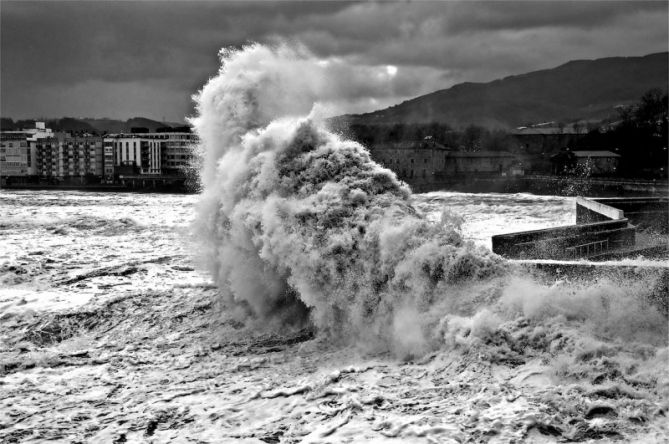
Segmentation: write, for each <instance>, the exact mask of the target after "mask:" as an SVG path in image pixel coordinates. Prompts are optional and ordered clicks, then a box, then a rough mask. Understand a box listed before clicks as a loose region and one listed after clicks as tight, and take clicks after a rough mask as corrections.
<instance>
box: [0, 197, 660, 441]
mask: <svg viewBox="0 0 669 444" xmlns="http://www.w3.org/2000/svg"><path fill="white" fill-rule="evenodd" d="M197 199H198V196H196V195H169V194H130V193H88V192H70V191H67V192H65V191H7V190H0V392H2V394H3V395H2V396H1V397H0V398H1V399H0V441H2V442H43V441H45V440H54V441H68V442H126V441H128V442H298V441H318V442H362V441H368V442H385V441H387V440H391V439H396V440H397V441H398V442H400V441H401V442H406V441H412V442H518V441H519V440H527V441H529V442H564V441H588V440H603V441H606V440H611V439H631V437H633V438H634V439H640V440H644V441H647V442H662V441H663V440H664V439H666V438H667V428H666V424H663V423H664V422H665V420H666V415H667V412H668V409H667V408H668V404H667V387H668V384H667V373H666V367H665V364H667V348H666V347H667V344H666V331H663V330H662V328H663V327H662V325H663V323H664V324H665V327H666V318H662V317H661V315H656V313H655V312H654V311H652V309H650V308H647V307H643V308H638V309H637V308H630V309H629V310H628V312H627V313H626V314H627V315H628V318H634V319H633V321H625V322H619V321H620V320H617V318H615V316H618V315H617V314H616V315H615V316H614V314H611V315H610V317H609V318H607V319H599V318H597V319H594V318H593V317H592V316H590V315H589V314H588V313H597V312H598V311H597V310H599V306H596V304H595V303H594V302H588V301H591V299H588V298H589V297H592V298H594V299H596V298H600V299H602V298H603V296H602V294H613V293H615V292H616V291H620V290H619V288H621V287H620V286H619V285H618V286H617V288H618V289H616V290H614V289H613V288H614V287H616V285H614V284H612V283H609V282H600V283H598V284H597V285H596V286H593V287H591V288H590V287H585V289H584V287H582V286H581V287H578V289H572V290H569V291H568V292H560V291H559V288H558V287H559V285H560V283H556V284H555V285H557V287H556V286H553V287H541V286H539V284H536V283H534V282H532V281H530V280H524V279H523V278H522V277H521V278H519V279H516V280H514V281H513V282H511V283H509V281H508V280H506V281H504V282H500V283H499V285H500V288H501V287H503V288H505V290H504V294H503V295H502V298H506V299H505V300H506V301H507V302H506V304H507V305H505V307H506V308H508V307H510V306H514V307H515V306H516V305H518V304H520V305H523V304H525V305H523V307H522V309H521V311H523V314H522V315H519V316H516V317H509V318H506V319H501V318H498V317H496V315H491V314H490V313H489V312H485V311H478V312H475V311H471V312H469V317H467V316H466V313H465V312H464V311H462V312H458V313H457V314H458V316H460V317H457V316H456V317H453V318H451V321H452V323H451V327H449V328H448V329H447V328H446V327H444V329H443V331H442V333H443V335H444V337H445V339H444V340H445V343H446V344H447V346H444V349H443V350H441V351H437V352H432V353H430V354H427V355H426V356H420V357H416V358H415V359H412V358H411V357H406V356H405V357H398V356H393V355H390V354H387V353H381V354H379V353H374V352H370V351H368V350H365V349H364V347H356V346H355V345H350V344H348V345H346V346H337V345H333V344H328V343H324V342H323V341H320V340H319V337H318V335H315V334H314V332H313V331H310V330H309V329H296V330H291V331H279V332H276V331H274V330H272V329H271V326H263V325H254V324H253V323H252V322H246V323H244V322H240V321H239V320H238V317H236V316H235V315H234V313H232V312H230V310H232V309H231V308H229V307H226V306H225V305H222V304H221V303H220V301H219V300H218V298H216V293H217V291H218V289H217V288H216V287H215V286H214V285H213V283H212V280H211V277H210V276H209V274H208V272H207V271H205V270H204V269H203V267H201V266H200V265H199V263H198V252H197V251H196V250H197V248H196V247H193V246H192V245H194V244H193V242H191V237H192V236H193V235H194V233H193V229H194V228H193V226H192V222H193V218H194V215H195V205H196V202H197ZM414 205H415V207H416V208H417V209H418V210H419V211H421V212H423V213H424V214H426V215H427V217H428V218H430V219H432V220H438V219H439V218H440V217H441V214H442V213H443V212H444V211H447V212H449V213H451V214H456V215H458V216H459V217H460V218H461V222H462V225H461V230H462V233H463V236H464V237H465V238H466V239H469V240H472V241H473V242H475V243H476V244H479V245H482V246H485V247H488V248H489V247H490V237H491V236H492V235H494V234H500V233H508V232H513V231H521V230H527V229H537V228H547V227H552V226H560V225H567V224H571V223H573V221H574V203H573V201H572V200H571V199H570V198H564V197H547V196H534V195H529V194H466V193H454V192H434V193H428V194H422V195H416V196H414ZM251 278H252V277H251ZM514 279H515V278H514ZM646 285H650V284H647V283H646ZM623 287H624V286H623ZM556 288H558V289H557V290H556ZM625 288H627V289H628V290H625V291H638V292H640V293H643V291H644V288H645V287H644V284H643V283H639V282H634V283H630V284H629V286H628V287H625ZM453 291H454V292H455V293H457V292H458V291H459V292H464V291H467V292H479V293H480V294H481V300H483V299H485V298H492V297H493V296H491V295H493V293H495V291H496V290H495V284H491V283H486V284H485V285H483V284H482V286H481V287H480V288H467V289H463V288H459V289H455V290H453ZM500 291H502V290H500ZM607 292H608V293H607ZM516 293H517V294H519V295H526V294H528V293H531V294H536V296H537V297H536V299H532V300H533V301H538V302H531V301H530V302H528V299H527V298H524V299H523V298H521V299H522V300H520V299H519V300H518V301H517V300H515V299H514V297H515V296H514V295H515V294H516ZM584 295H585V296H584ZM604 299H605V298H604ZM555 300H557V301H558V302H554V301H555ZM611 300H613V301H614V303H617V302H616V301H617V299H611ZM621 300H622V299H621ZM509 301H510V302H509ZM560 301H562V302H560ZM609 302H610V300H609ZM514 304H515V305H514ZM528 304H529V305H528ZM532 304H534V306H533V305H532ZM593 304H595V305H593ZM569 305H572V306H575V307H576V308H574V309H571V310H570V309H567V308H565V307H566V306H569ZM228 309H230V310H228ZM481 313H483V314H481ZM611 313H613V312H611ZM604 316H605V315H604V314H602V315H601V316H600V317H604ZM658 316H659V317H658ZM458 319H459V320H458ZM458 322H459V323H460V324H461V327H462V328H460V329H458V328H455V329H454V328H452V325H456V324H458ZM616 322H617V323H618V324H617V325H619V326H620V329H621V330H624V334H619V332H615V331H612V330H611V326H612V323H613V324H615V323H616ZM460 324H458V325H460ZM641 324H646V325H648V324H649V325H651V326H652V325H657V326H658V331H657V333H658V334H657V335H655V336H654V335H653V334H650V333H648V332H647V331H645V330H644V329H643V328H642V327H640V325H641ZM477 329H478V330H477ZM465 330H466V331H467V332H466V333H464V331H465ZM584 331H585V332H586V334H585V335H584V333H583V332H584ZM477 332H478V333H477ZM663 334H664V340H663V339H662V335H663ZM472 338H473V339H472ZM474 339H475V340H474ZM449 341H450V342H449ZM663 367H664V369H663Z"/></svg>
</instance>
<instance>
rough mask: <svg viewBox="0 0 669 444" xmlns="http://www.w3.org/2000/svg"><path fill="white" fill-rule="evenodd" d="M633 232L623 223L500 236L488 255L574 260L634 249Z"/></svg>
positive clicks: (625, 222)
mask: <svg viewBox="0 0 669 444" xmlns="http://www.w3.org/2000/svg"><path fill="white" fill-rule="evenodd" d="M634 240H635V231H634V227H632V226H630V225H629V223H628V220H627V219H624V218H623V219H619V220H609V221H604V222H595V223H589V224H583V225H570V226H566V227H558V228H548V229H544V230H532V231H523V232H520V233H510V234H500V235H497V236H493V237H492V251H493V252H495V253H497V254H499V255H502V256H505V257H508V258H513V259H525V258H532V259H575V258H580V257H588V256H594V255H597V254H602V253H604V252H606V251H611V250H615V249H620V248H629V247H631V246H634Z"/></svg>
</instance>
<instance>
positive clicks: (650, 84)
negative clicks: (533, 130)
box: [333, 52, 669, 128]
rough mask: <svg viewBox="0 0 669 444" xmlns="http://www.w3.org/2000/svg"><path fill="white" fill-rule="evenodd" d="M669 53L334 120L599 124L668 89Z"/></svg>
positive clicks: (567, 68)
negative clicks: (652, 92) (646, 94)
mask: <svg viewBox="0 0 669 444" xmlns="http://www.w3.org/2000/svg"><path fill="white" fill-rule="evenodd" d="M668 66H669V53H667V52H663V53H657V54H650V55H647V56H643V57H610V58H604V59H597V60H575V61H571V62H568V63H565V64H564V65H560V66H558V67H557V68H553V69H545V70H541V71H534V72H530V73H527V74H521V75H516V76H510V77H505V78H503V79H500V80H495V81H492V82H489V83H461V84H458V85H455V86H453V87H452V88H449V89H443V90H439V91H435V92H433V93H430V94H426V95H424V96H420V97H417V98H415V99H412V100H408V101H405V102H403V103H401V104H399V105H395V106H391V107H390V108H386V109H382V110H379V111H374V112H371V113H367V114H358V115H345V116H340V117H336V118H334V119H333V121H334V122H335V123H336V124H341V123H361V124H394V123H429V122H440V123H447V124H449V125H450V126H452V127H454V128H458V127H463V126H466V125H469V124H476V125H482V126H486V127H489V128H495V127H499V128H514V127H517V126H521V125H527V124H531V123H540V122H548V121H567V122H568V121H575V120H602V119H605V118H607V117H610V116H612V115H614V114H615V107H616V106H618V105H626V104H631V103H634V102H637V101H638V100H639V98H640V97H641V95H642V94H643V93H644V92H646V91H647V90H649V89H651V88H660V89H662V90H664V91H666V90H667V81H668V79H669V69H668Z"/></svg>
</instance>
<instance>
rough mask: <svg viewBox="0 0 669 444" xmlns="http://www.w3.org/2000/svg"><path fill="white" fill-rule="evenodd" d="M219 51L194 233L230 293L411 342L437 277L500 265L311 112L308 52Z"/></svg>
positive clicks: (356, 331)
mask: <svg viewBox="0 0 669 444" xmlns="http://www.w3.org/2000/svg"><path fill="white" fill-rule="evenodd" d="M221 59H222V67H221V69H220V71H219V73H218V75H217V76H216V77H214V78H213V79H211V80H210V81H209V82H208V83H207V84H206V85H205V86H204V88H203V89H202V91H201V92H200V94H199V95H198V96H197V98H196V100H197V111H198V115H197V116H196V117H195V118H193V119H192V123H193V126H194V127H195V129H196V131H197V133H198V135H199V137H200V140H201V148H202V150H203V153H204V154H203V155H204V169H203V185H204V191H203V197H202V200H201V202H200V205H199V217H198V222H197V225H198V231H199V232H200V234H201V239H202V241H203V242H202V243H201V246H202V249H203V254H204V255H205V256H206V258H207V262H208V264H209V266H210V268H211V271H212V274H213V276H214V279H215V281H216V283H217V284H218V286H219V287H220V291H221V294H222V295H223V296H224V297H226V298H227V299H228V300H229V301H235V302H237V303H240V304H243V305H244V306H245V307H247V311H248V313H249V314H250V315H251V316H253V317H256V318H261V319H268V320H272V319H280V322H281V323H287V322H288V323H289V322H296V321H301V320H303V319H301V318H304V316H308V319H309V321H310V322H311V323H312V324H313V325H314V326H315V327H316V328H317V329H318V331H319V333H320V334H326V335H330V337H332V338H337V339H351V338H355V339H359V338H365V339H366V340H371V341H373V342H374V343H378V344H385V346H392V345H393V344H392V343H393V340H394V338H395V339H396V341H395V342H397V343H399V344H400V345H401V346H402V347H406V346H410V347H417V346H418V345H419V344H418V343H419V342H420V337H421V336H422V335H423V328H424V327H426V326H424V325H422V323H423V320H422V316H420V314H421V313H427V312H429V311H430V308H431V307H432V306H434V305H435V304H439V302H440V301H441V300H443V299H444V298H448V297H449V285H453V284H457V283H460V282H462V281H466V280H478V279H482V278H487V277H490V276H493V275H495V274H499V273H500V272H501V270H503V269H504V264H503V261H502V260H501V259H500V258H499V257H497V256H496V255H494V254H492V253H490V252H489V251H487V250H485V249H483V248H480V247H476V246H474V245H473V244H472V243H469V242H466V241H464V240H463V239H462V237H461V235H460V233H459V231H458V229H457V223H455V222H453V221H451V220H450V218H449V217H448V215H447V214H445V215H444V217H442V220H440V221H437V222H430V221H428V220H427V219H426V218H425V217H423V216H422V215H421V214H419V212H418V211H416V209H415V208H414V207H413V205H412V197H411V192H410V189H409V188H408V186H407V185H406V184H404V183H403V182H401V181H399V180H398V179H397V177H396V176H395V174H394V173H393V172H392V171H390V170H388V169H385V168H382V167H381V166H379V165H378V164H376V163H375V162H374V161H373V160H372V159H371V158H370V155H369V153H368V151H367V150H366V149H365V148H364V147H363V146H361V145H360V144H358V143H355V142H352V141H347V140H343V139H342V138H341V137H339V136H338V135H335V134H333V133H331V132H329V131H328V130H327V129H326V128H325V126H324V125H323V124H322V122H320V121H319V119H317V118H316V117H315V114H314V112H313V110H314V109H317V108H318V106H319V99H320V98H321V97H322V96H325V95H327V93H326V90H327V88H328V85H327V84H324V83H323V82H321V81H319V78H318V73H319V72H321V71H320V66H321V65H319V63H318V60H317V59H315V58H313V57H312V56H310V55H309V54H308V53H306V52H305V51H304V50H296V49H292V48H290V47H287V46H280V47H276V48H268V47H265V46H261V45H250V46H247V47H245V48H243V49H241V50H226V51H223V52H222V54H221ZM314 77H315V78H314ZM407 313H411V314H412V316H411V318H412V319H410V320H407V318H406V316H407ZM296 316H297V317H298V319H295V317H296ZM398 316H399V317H401V319H398ZM426 318H429V317H426ZM414 323H415V325H412V324H414ZM409 330H410V333H411V335H410V337H407V335H404V334H398V333H397V332H398V331H399V332H400V333H401V332H402V331H409Z"/></svg>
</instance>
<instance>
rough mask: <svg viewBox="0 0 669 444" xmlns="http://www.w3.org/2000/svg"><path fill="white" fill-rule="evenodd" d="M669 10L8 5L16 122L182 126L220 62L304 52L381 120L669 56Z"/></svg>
mask: <svg viewBox="0 0 669 444" xmlns="http://www.w3.org/2000/svg"><path fill="white" fill-rule="evenodd" d="M667 4H668V3H667V2H665V1H660V2H638V1H634V2H613V3H609V2H602V1H596V2H594V1H593V2H583V1H580V2H564V1H557V2H548V1H543V2H542V1H531V2H530V1H524V2H409V1H404V2H373V3H369V2H331V3H330V2H309V3H307V2H278V3H269V2H257V3H253V2H248V1H245V2H227V3H220V2H192V1H188V2H185V1H183V2H179V1H161V2H139V1H137V2H129V1H116V2H102V1H85V2H82V1H67V2H61V1H49V2H26V1H21V2H11V1H6V0H2V2H1V3H0V16H1V24H0V25H1V26H0V29H1V31H0V32H1V41H0V44H1V52H0V57H1V60H0V62H1V63H0V66H1V72H0V82H1V83H0V89H1V91H0V93H1V96H0V106H1V108H0V112H1V114H2V116H3V117H13V118H26V117H38V116H43V117H60V116H74V117H112V118H122V119H127V118H129V117H134V116H145V117H150V118H155V119H162V118H163V117H164V118H165V119H167V120H170V121H180V120H182V119H183V117H184V116H185V115H190V114H192V112H193V111H192V109H193V106H192V100H191V95H192V94H193V93H195V92H196V91H197V90H198V89H199V88H200V87H201V86H202V85H203V84H204V82H206V80H207V79H208V78H209V77H210V76H212V75H214V74H215V73H216V71H217V69H218V65H219V62H218V55H217V53H218V50H219V49H220V48H222V47H226V46H231V45H232V46H239V45H243V44H244V43H245V42H249V41H255V42H261V43H273V42H277V41H280V40H288V41H290V42H299V43H301V44H302V45H304V46H306V47H307V48H308V49H309V50H310V51H312V52H313V53H314V54H315V55H316V56H317V57H320V58H322V59H324V60H328V59H329V60H330V61H331V62H333V63H334V64H336V65H337V66H339V69H341V71H342V73H345V75H358V76H365V77H370V78H372V77H373V76H374V73H385V74H386V75H383V76H381V77H379V79H380V80H379V81H382V82H385V83H386V85H385V86H384V87H383V88H379V87H374V86H373V85H371V83H372V82H370V86H369V88H368V89H366V87H365V86H364V84H363V86H362V87H361V86H360V85H358V86H357V87H356V89H355V90H354V91H351V93H350V100H347V101H345V103H344V105H343V106H342V109H341V110H338V111H341V112H345V111H349V112H360V111H371V110H374V109H378V108H381V107H384V106H388V105H391V104H394V103H398V102H401V101H402V100H405V99H407V98H412V97H415V96H418V95H420V94H425V93H428V92H431V91H434V90H437V89H442V88H447V87H449V86H452V85H453V84H456V83H459V82H463V81H489V80H494V79H496V78H500V77H503V76H507V75H511V74H520V73H523V72H527V71H531V70H537V69H543V68H552V67H555V66H558V65H560V64H562V63H564V62H567V61H569V60H573V59H592V58H600V57H608V56H638V55H646V54H650V53H654V52H660V51H667V45H668V44H667V41H668V39H669V35H668V25H667Z"/></svg>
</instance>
